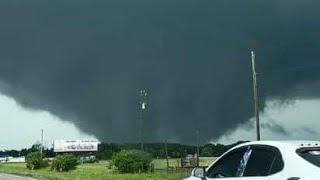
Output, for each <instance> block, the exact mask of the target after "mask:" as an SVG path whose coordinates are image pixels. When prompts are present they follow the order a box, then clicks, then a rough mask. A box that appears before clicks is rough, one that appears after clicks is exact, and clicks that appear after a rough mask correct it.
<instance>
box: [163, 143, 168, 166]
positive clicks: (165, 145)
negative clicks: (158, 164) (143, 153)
mask: <svg viewBox="0 0 320 180" xmlns="http://www.w3.org/2000/svg"><path fill="white" fill-rule="evenodd" d="M167 144H168V143H167V140H165V141H164V150H165V154H166V161H167V171H168V170H169V159H168V158H169V157H168V145H167Z"/></svg>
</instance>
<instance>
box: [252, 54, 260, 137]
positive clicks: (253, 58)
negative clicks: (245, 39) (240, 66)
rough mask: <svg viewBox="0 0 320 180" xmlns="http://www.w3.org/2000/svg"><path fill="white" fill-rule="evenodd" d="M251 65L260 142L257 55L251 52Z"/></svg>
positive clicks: (255, 113)
mask: <svg viewBox="0 0 320 180" xmlns="http://www.w3.org/2000/svg"><path fill="white" fill-rule="evenodd" d="M251 64H252V84H253V98H254V115H255V118H256V130H257V140H258V141H260V118H259V99H258V85H257V73H256V62H255V53H254V52H253V51H251Z"/></svg>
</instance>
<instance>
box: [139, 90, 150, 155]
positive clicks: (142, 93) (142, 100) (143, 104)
mask: <svg viewBox="0 0 320 180" xmlns="http://www.w3.org/2000/svg"><path fill="white" fill-rule="evenodd" d="M147 95H148V94H147V91H146V90H144V89H142V90H140V105H141V107H140V148H141V151H143V140H144V139H143V131H144V122H143V121H144V117H143V115H144V111H145V110H146V105H147V103H146V99H147Z"/></svg>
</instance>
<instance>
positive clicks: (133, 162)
mask: <svg viewBox="0 0 320 180" xmlns="http://www.w3.org/2000/svg"><path fill="white" fill-rule="evenodd" d="M151 161H152V158H151V155H150V154H149V153H147V152H144V151H138V150H122V151H120V152H119V153H117V154H115V155H114V156H113V158H112V164H113V165H115V166H116V167H117V169H118V170H119V171H120V172H122V173H137V172H146V171H148V170H149V168H150V163H151Z"/></svg>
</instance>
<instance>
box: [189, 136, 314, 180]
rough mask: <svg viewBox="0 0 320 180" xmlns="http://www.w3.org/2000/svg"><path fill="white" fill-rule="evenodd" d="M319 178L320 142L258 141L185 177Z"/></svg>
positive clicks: (249, 179)
mask: <svg viewBox="0 0 320 180" xmlns="http://www.w3.org/2000/svg"><path fill="white" fill-rule="evenodd" d="M219 178H221V179H226V180H258V179H259V180H320V142H318V141H257V142H249V143H244V144H240V145H238V146H236V147H234V148H232V149H230V150H229V151H227V152H226V153H224V154H223V155H222V156H221V157H220V158H218V159H217V160H215V161H214V162H213V163H212V164H211V165H210V166H208V167H207V168H195V169H194V170H193V171H192V175H191V177H189V178H187V179H186V180H210V179H219Z"/></svg>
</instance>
